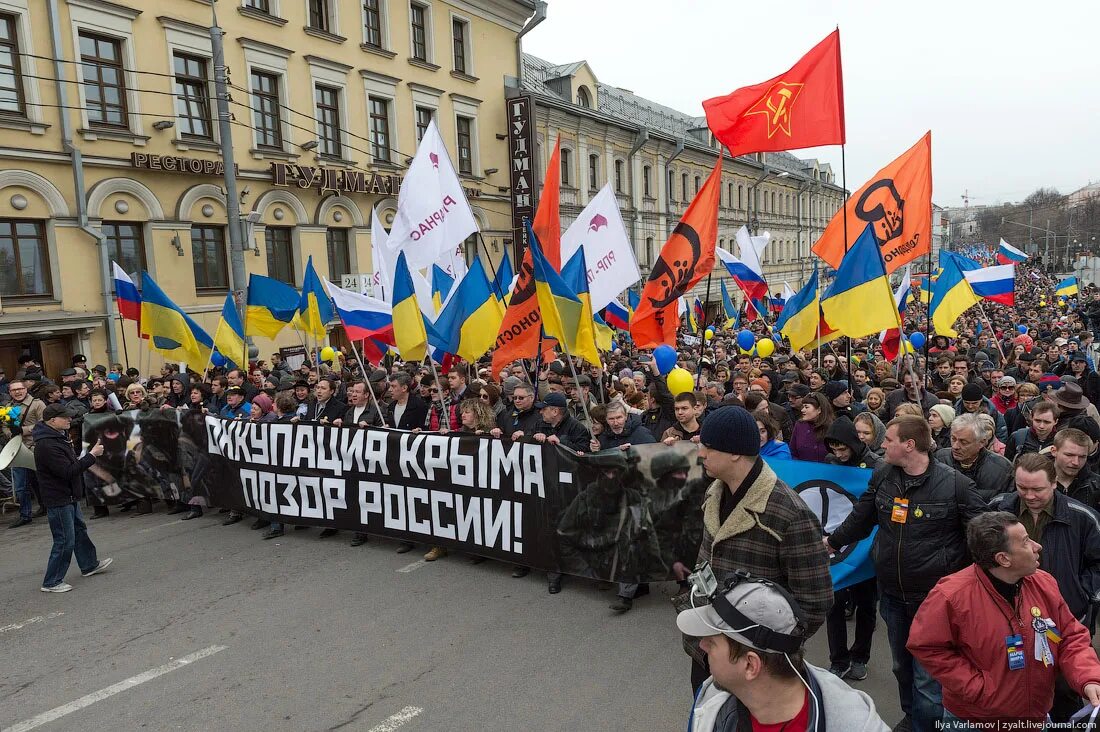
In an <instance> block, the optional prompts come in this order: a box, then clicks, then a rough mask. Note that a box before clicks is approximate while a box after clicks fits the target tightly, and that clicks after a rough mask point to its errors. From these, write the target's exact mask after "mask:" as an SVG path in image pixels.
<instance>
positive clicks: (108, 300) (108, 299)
mask: <svg viewBox="0 0 1100 732" xmlns="http://www.w3.org/2000/svg"><path fill="white" fill-rule="evenodd" d="M48 17H49V22H50V43H51V45H52V46H53V57H54V61H53V70H54V79H56V83H57V104H58V106H59V107H60V109H58V110H57V111H58V117H60V118H61V145H62V148H63V149H64V151H65V153H66V154H67V155H68V156H69V162H70V164H71V165H72V169H73V195H74V197H75V198H76V211H77V219H78V221H79V222H80V230H81V231H83V232H84V233H85V234H87V235H88V236H90V237H92V238H93V239H95V242H96V248H97V250H98V252H99V282H100V285H101V286H102V288H103V308H104V312H105V313H106V314H107V317H106V323H105V326H106V332H107V359H108V364H112V363H118V345H117V343H116V341H115V328H114V323H115V316H117V315H118V312H117V310H116V308H115V299H114V297H113V294H112V290H113V285H112V280H113V278H112V277H111V263H110V258H109V257H108V256H107V242H106V241H105V239H104V237H103V232H102V231H100V230H99V229H97V228H95V227H93V226H91V225H90V224H89V223H88V198H87V194H86V191H85V189H84V159H83V157H82V156H81V154H80V150H79V149H77V148H76V146H74V145H73V126H72V122H71V120H70V119H69V109H68V106H69V94H68V89H67V88H66V84H67V83H68V82H67V80H66V78H65V64H64V63H63V61H62V59H63V58H64V56H63V55H62V53H63V50H64V49H63V48H62V46H61V13H60V11H59V8H58V5H57V0H49V2H48Z"/></svg>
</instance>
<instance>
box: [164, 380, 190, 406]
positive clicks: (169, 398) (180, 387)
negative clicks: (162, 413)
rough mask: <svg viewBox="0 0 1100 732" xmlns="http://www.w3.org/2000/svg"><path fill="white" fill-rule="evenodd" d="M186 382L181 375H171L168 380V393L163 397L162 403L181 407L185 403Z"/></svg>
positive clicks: (186, 393)
mask: <svg viewBox="0 0 1100 732" xmlns="http://www.w3.org/2000/svg"><path fill="white" fill-rule="evenodd" d="M187 386H188V384H187V382H186V380H185V378H184V377H183V376H179V375H178V374H177V375H176V376H173V377H172V378H170V379H169V380H168V394H167V395H166V396H165V397H164V403H165V404H166V405H167V406H169V407H173V408H175V407H182V406H185V405H186V404H187V399H188V392H189V391H190V390H189V389H188V388H187Z"/></svg>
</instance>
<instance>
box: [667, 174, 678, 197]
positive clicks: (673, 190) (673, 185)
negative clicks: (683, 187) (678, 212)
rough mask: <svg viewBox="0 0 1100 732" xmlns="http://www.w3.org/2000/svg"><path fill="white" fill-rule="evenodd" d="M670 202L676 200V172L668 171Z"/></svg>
mask: <svg viewBox="0 0 1100 732" xmlns="http://www.w3.org/2000/svg"><path fill="white" fill-rule="evenodd" d="M668 202H669V203H675V202H676V174H675V173H674V172H672V171H671V170H670V171H668Z"/></svg>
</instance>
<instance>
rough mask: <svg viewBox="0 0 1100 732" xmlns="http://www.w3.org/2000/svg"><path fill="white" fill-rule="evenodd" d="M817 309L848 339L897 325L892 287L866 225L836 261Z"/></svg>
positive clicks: (873, 237)
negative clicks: (834, 274) (836, 264)
mask: <svg viewBox="0 0 1100 732" xmlns="http://www.w3.org/2000/svg"><path fill="white" fill-rule="evenodd" d="M821 310H822V312H823V313H824V314H825V320H826V321H827V322H828V323H829V325H831V326H832V327H833V329H834V330H836V331H838V332H840V333H841V334H843V335H846V336H848V337H849V338H862V337H863V336H866V335H871V334H872V333H875V334H877V333H881V332H882V331H884V330H889V329H890V328H899V327H901V323H900V321H899V320H898V309H897V306H896V305H895V304H894V290H893V288H891V287H890V280H889V278H888V277H887V276H886V265H885V264H884V263H883V261H882V252H881V251H880V250H879V247H878V241H877V240H876V239H875V231H874V228H873V227H872V226H871V225H870V224H868V225H867V228H866V229H864V230H863V233H862V234H860V235H859V238H858V239H856V241H855V244H853V245H852V248H851V249H849V250H848V252H847V253H846V254H845V255H844V258H843V259H842V260H841V261H840V268H839V269H837V271H836V278H835V279H833V282H832V284H831V285H829V289H828V290H826V291H825V296H824V297H822V298H821Z"/></svg>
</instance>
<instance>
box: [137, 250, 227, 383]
mask: <svg viewBox="0 0 1100 732" xmlns="http://www.w3.org/2000/svg"><path fill="white" fill-rule="evenodd" d="M141 284H142V288H141V289H142V293H141V294H142V300H141V335H142V337H143V338H147V339H148V340H149V348H151V349H152V350H154V351H156V352H157V353H159V354H161V355H162V356H164V357H165V358H166V359H168V360H169V361H178V362H182V363H185V364H187V368H189V369H191V370H192V371H195V372H198V373H201V372H202V371H203V369H205V368H206V364H207V362H208V361H209V360H210V351H211V349H213V348H214V341H213V340H211V339H210V336H209V335H207V333H206V331H204V330H203V329H202V328H200V327H199V324H198V323H196V322H195V321H194V320H192V319H191V317H190V316H189V315H188V314H187V313H185V312H183V310H181V309H180V307H179V306H178V305H176V304H175V303H174V302H172V301H171V300H170V299H169V298H168V296H167V295H165V294H164V290H162V289H160V287H159V286H158V285H157V283H156V282H154V281H153V278H152V277H150V276H149V273H148V272H142V273H141Z"/></svg>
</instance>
